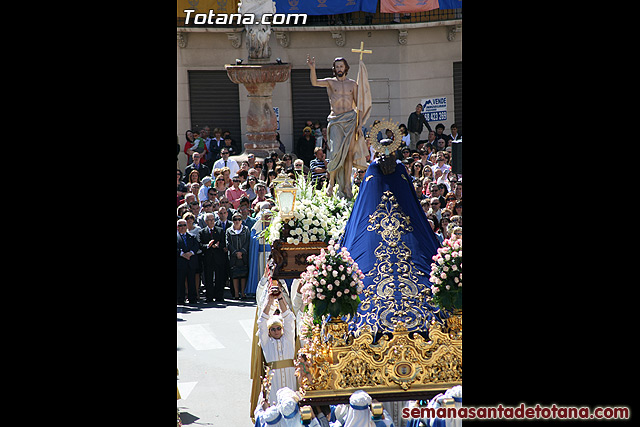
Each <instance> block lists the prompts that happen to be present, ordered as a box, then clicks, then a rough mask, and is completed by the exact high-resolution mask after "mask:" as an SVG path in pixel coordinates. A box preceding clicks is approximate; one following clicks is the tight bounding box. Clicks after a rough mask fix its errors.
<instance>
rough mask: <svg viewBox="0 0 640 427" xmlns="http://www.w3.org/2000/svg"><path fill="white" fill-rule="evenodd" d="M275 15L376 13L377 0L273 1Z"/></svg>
mask: <svg viewBox="0 0 640 427" xmlns="http://www.w3.org/2000/svg"><path fill="white" fill-rule="evenodd" d="M275 2H276V12H277V13H306V14H309V15H336V14H338V13H349V12H358V11H363V12H371V13H376V6H377V5H378V0H275Z"/></svg>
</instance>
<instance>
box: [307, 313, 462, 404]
mask: <svg viewBox="0 0 640 427" xmlns="http://www.w3.org/2000/svg"><path fill="white" fill-rule="evenodd" d="M442 328H443V326H442V325H441V324H440V323H437V322H434V323H432V324H431V329H430V331H429V336H430V337H431V340H430V341H425V339H424V338H423V337H422V336H421V335H419V334H413V333H411V332H408V331H407V327H406V325H405V324H404V323H403V322H397V323H396V324H395V329H394V332H393V337H392V338H391V339H389V338H388V337H387V336H386V335H385V336H383V337H382V338H380V339H379V340H378V343H376V344H373V335H372V334H371V329H370V328H369V327H368V326H364V327H363V330H362V331H361V333H360V335H359V336H358V337H356V338H355V339H353V342H352V343H351V344H350V345H347V346H336V345H331V344H330V342H324V341H323V339H322V336H321V334H320V328H319V327H316V328H315V329H314V336H313V339H312V340H311V342H309V343H308V344H307V346H305V347H303V348H302V351H303V352H305V353H307V354H310V355H311V356H312V362H313V369H312V375H313V382H312V383H309V381H306V380H303V386H302V389H303V391H304V393H305V397H307V398H314V397H324V396H329V395H331V396H342V395H348V394H351V393H353V392H354V391H355V390H358V389H363V390H365V391H366V392H367V393H370V394H371V393H376V392H379V393H393V392H398V393H402V392H403V391H407V390H414V391H420V390H440V389H442V390H444V389H447V388H450V387H452V386H454V385H459V384H461V383H462V341H461V340H454V339H451V338H450V337H449V335H448V334H446V333H444V332H443V331H442ZM411 334H413V336H411ZM313 350H315V351H316V352H315V353H314V351H313ZM399 399H402V397H401V396H399Z"/></svg>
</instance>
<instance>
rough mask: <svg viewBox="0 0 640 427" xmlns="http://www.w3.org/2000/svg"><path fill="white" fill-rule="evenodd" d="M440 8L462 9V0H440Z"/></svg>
mask: <svg viewBox="0 0 640 427" xmlns="http://www.w3.org/2000/svg"><path fill="white" fill-rule="evenodd" d="M439 3H440V9H460V8H462V0H439Z"/></svg>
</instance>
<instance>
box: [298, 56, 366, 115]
mask: <svg viewBox="0 0 640 427" xmlns="http://www.w3.org/2000/svg"><path fill="white" fill-rule="evenodd" d="M336 59H337V58H336ZM307 64H308V65H309V68H310V69H311V73H310V77H311V85H312V86H317V87H326V88H327V95H329V104H330V105H331V112H332V113H333V114H334V115H338V114H342V113H345V112H347V111H351V110H353V109H354V108H355V106H356V100H357V99H358V83H356V81H355V80H351V79H350V78H347V72H348V68H347V66H346V61H344V60H342V61H338V60H336V61H334V65H333V72H334V76H335V77H328V78H326V79H318V77H317V76H316V58H315V57H313V58H310V57H309V55H307Z"/></svg>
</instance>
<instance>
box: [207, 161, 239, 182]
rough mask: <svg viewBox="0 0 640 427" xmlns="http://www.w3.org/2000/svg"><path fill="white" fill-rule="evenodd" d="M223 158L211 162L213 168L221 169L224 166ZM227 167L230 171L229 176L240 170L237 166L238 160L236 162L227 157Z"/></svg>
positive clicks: (231, 176)
mask: <svg viewBox="0 0 640 427" xmlns="http://www.w3.org/2000/svg"><path fill="white" fill-rule="evenodd" d="M224 166H225V165H224V159H218V160H216V162H215V163H214V164H213V168H214V169H222V168H223V167H224ZM227 167H228V168H229V170H230V171H231V173H230V174H229V178H233V176H234V175H235V174H236V173H238V171H239V170H240V166H238V162H236V161H235V160H233V159H228V160H227Z"/></svg>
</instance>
